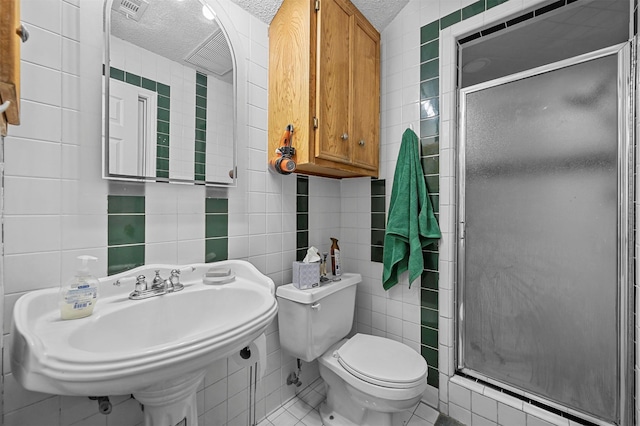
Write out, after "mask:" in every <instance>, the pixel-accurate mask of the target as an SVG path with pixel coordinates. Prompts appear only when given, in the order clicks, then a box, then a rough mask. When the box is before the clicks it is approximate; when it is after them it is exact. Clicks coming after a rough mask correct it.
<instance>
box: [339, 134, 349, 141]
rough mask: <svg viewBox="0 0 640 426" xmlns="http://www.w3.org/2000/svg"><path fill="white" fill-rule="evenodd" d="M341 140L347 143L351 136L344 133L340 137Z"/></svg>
mask: <svg viewBox="0 0 640 426" xmlns="http://www.w3.org/2000/svg"><path fill="white" fill-rule="evenodd" d="M340 139H342V140H343V141H346V140H347V139H349V134H347V133H343V134H342V136H340Z"/></svg>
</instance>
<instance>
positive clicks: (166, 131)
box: [103, 0, 237, 186]
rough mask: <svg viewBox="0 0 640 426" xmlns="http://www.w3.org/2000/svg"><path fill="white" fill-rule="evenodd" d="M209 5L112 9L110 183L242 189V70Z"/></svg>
mask: <svg viewBox="0 0 640 426" xmlns="http://www.w3.org/2000/svg"><path fill="white" fill-rule="evenodd" d="M211 4H215V3H214V2H211V1H208V0H153V1H151V0H106V1H105V63H106V64H109V67H105V68H107V69H106V70H105V78H104V114H103V115H104V117H103V118H104V124H103V125H104V129H103V130H104V132H103V133H104V136H103V175H104V177H105V178H107V179H118V180H136V181H140V180H144V181H165V182H176V183H195V184H204V185H218V186H234V185H235V183H236V177H235V175H236V173H235V170H236V168H235V167H236V143H235V141H236V138H237V127H236V126H237V87H236V86H237V84H235V81H237V74H236V68H237V67H236V62H235V57H234V50H233V48H232V46H231V45H230V43H229V36H228V34H227V32H226V31H225V28H224V26H223V25H222V24H221V22H220V19H219V17H218V16H217V14H216V11H214V8H213V7H212V6H211ZM225 16H226V15H225ZM107 77H108V78H107Z"/></svg>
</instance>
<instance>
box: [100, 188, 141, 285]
mask: <svg viewBox="0 0 640 426" xmlns="http://www.w3.org/2000/svg"><path fill="white" fill-rule="evenodd" d="M144 214H145V201H144V197H141V196H120V195H109V196H108V197H107V274H108V275H114V274H117V273H120V272H124V271H128V270H130V269H133V268H136V267H138V266H142V265H144V251H145V245H144V243H145V215H144Z"/></svg>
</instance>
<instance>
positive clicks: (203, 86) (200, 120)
mask: <svg viewBox="0 0 640 426" xmlns="http://www.w3.org/2000/svg"><path fill="white" fill-rule="evenodd" d="M195 126H196V138H195V140H196V142H195V158H194V161H195V167H194V176H193V178H194V180H196V181H199V182H204V181H205V180H206V178H207V175H206V163H207V150H206V147H207V75H206V74H202V73H200V72H196V123H195Z"/></svg>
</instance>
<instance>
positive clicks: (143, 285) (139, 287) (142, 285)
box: [135, 275, 147, 293]
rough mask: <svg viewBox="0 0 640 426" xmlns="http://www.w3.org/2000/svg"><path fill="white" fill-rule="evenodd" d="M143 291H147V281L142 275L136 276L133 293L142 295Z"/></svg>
mask: <svg viewBox="0 0 640 426" xmlns="http://www.w3.org/2000/svg"><path fill="white" fill-rule="evenodd" d="M145 290H147V279H146V277H145V276H144V275H138V277H137V278H136V287H135V292H136V293H142V292H143V291H145Z"/></svg>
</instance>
